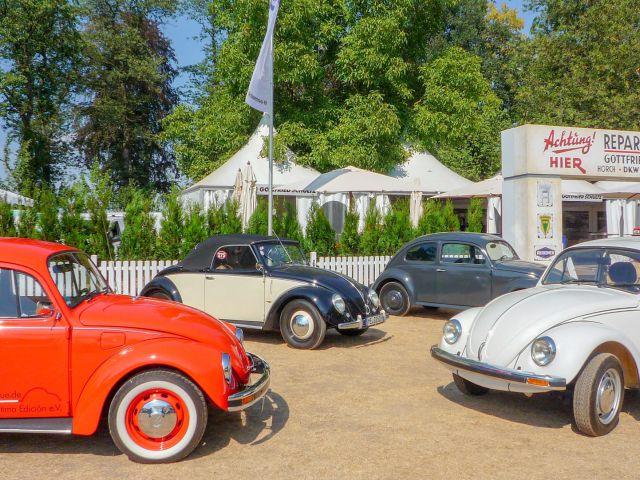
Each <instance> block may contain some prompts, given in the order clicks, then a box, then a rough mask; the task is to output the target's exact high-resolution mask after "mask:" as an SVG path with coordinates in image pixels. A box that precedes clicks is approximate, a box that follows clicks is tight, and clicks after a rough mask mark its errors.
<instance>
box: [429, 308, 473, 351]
mask: <svg viewBox="0 0 640 480" xmlns="http://www.w3.org/2000/svg"><path fill="white" fill-rule="evenodd" d="M482 309H483V307H474V308H468V309H467V310H463V311H461V312H458V313H456V314H455V315H454V316H453V317H451V319H454V318H455V319H456V320H458V321H459V322H460V326H461V327H462V334H461V335H460V338H459V339H458V341H457V342H456V343H454V344H453V345H449V344H448V343H447V342H445V341H444V338H440V345H439V346H440V348H441V349H443V350H444V351H445V352H448V353H452V354H454V355H460V354H462V351H463V350H464V347H465V345H466V344H467V338H468V337H469V332H470V331H471V327H472V326H473V322H474V321H475V319H476V317H477V316H478V314H479V313H480V312H481V311H482Z"/></svg>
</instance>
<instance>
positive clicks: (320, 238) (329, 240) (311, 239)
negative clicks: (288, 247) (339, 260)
mask: <svg viewBox="0 0 640 480" xmlns="http://www.w3.org/2000/svg"><path fill="white" fill-rule="evenodd" d="M304 245H305V249H306V250H307V252H317V253H318V255H320V256H330V255H335V253H336V233H335V232H334V231H333V228H331V224H330V223H329V219H328V218H327V216H326V215H325V213H324V210H323V209H322V207H320V206H319V205H318V204H317V203H316V202H314V203H313V204H312V205H311V209H310V210H309V218H308V221H307V230H306V235H305V242H304Z"/></svg>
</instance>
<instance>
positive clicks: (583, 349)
mask: <svg viewBox="0 0 640 480" xmlns="http://www.w3.org/2000/svg"><path fill="white" fill-rule="evenodd" d="M541 336H548V337H551V338H552V339H553V341H554V342H555V344H556V352H557V353H556V357H555V359H554V360H553V361H552V362H551V363H550V364H549V365H547V366H544V367H541V366H539V365H537V364H536V363H535V362H534V361H533V359H532V358H531V344H532V343H533V341H534V340H535V339H532V341H531V343H529V344H528V345H527V347H526V348H525V349H524V350H523V351H522V352H521V353H520V355H519V356H518V358H517V359H516V362H515V368H521V369H522V370H523V371H528V372H534V373H539V374H543V375H552V376H557V377H561V378H565V379H566V380H567V384H569V383H571V382H573V381H575V380H576V377H577V376H578V374H579V373H580V371H581V370H582V367H583V366H584V365H585V363H586V362H587V360H588V359H589V357H590V356H591V355H592V353H593V352H595V351H598V350H599V349H600V347H601V346H603V345H622V346H623V347H624V348H625V349H626V350H627V351H628V352H629V353H630V354H631V357H632V359H633V361H634V363H635V365H633V368H632V369H631V370H632V371H635V372H636V373H635V374H634V375H635V376H636V378H633V379H628V381H625V383H627V384H637V382H638V378H637V368H636V366H637V365H638V364H639V361H640V351H638V349H637V348H636V347H635V345H634V344H633V342H631V341H630V339H629V338H628V337H627V336H626V335H624V334H623V333H622V332H621V331H619V330H616V329H614V328H611V327H609V326H607V325H604V324H602V323H597V322H590V321H576V322H568V323H563V324H561V325H558V326H556V327H553V328H551V329H549V330H547V331H546V332H544V333H542V334H540V335H539V337H541ZM620 360H621V361H624V359H620ZM625 371H627V368H625Z"/></svg>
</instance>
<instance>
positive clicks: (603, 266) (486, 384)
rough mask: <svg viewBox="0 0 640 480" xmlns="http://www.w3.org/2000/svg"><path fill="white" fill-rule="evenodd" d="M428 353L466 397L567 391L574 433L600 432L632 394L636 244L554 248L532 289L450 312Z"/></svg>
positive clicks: (638, 292) (638, 325) (635, 383)
mask: <svg viewBox="0 0 640 480" xmlns="http://www.w3.org/2000/svg"><path fill="white" fill-rule="evenodd" d="M431 355H432V356H433V357H434V358H435V359H436V360H438V361H439V362H441V363H442V364H443V365H444V366H445V367H446V368H448V369H449V370H450V371H451V372H453V380H454V382H455V384H456V386H457V387H458V388H459V389H460V390H461V391H462V392H464V393H466V394H469V395H481V394H484V393H486V392H487V391H488V390H489V389H494V390H504V391H511V392H522V393H525V394H532V393H539V392H547V391H552V390H569V391H573V412H574V418H575V423H576V426H577V428H578V429H579V430H580V431H581V432H583V433H585V434H587V435H592V436H599V435H605V434H607V433H609V432H610V431H611V430H613V428H615V426H616V425H617V423H618V416H619V414H620V410H621V408H622V402H623V399H624V389H625V387H626V388H639V387H640V379H639V376H638V365H640V239H638V238H616V239H604V240H596V241H590V242H586V243H582V244H579V245H576V246H574V247H571V248H568V249H566V250H564V251H563V252H562V253H561V254H560V255H558V256H557V257H556V259H555V260H554V261H553V263H552V264H551V265H550V266H549V267H548V268H547V270H546V272H545V273H544V275H543V276H542V277H541V279H540V281H539V283H538V285H537V286H536V287H534V288H530V289H527V290H521V291H517V292H513V293H509V294H507V295H503V296H501V297H499V298H497V299H495V300H493V301H492V302H490V303H489V304H487V305H486V306H485V307H482V308H472V309H469V310H465V311H464V312H461V313H459V314H457V315H455V317H454V318H452V319H451V320H449V321H448V322H447V323H446V324H445V326H444V331H443V337H442V340H441V342H440V345H439V346H437V345H434V346H433V347H431Z"/></svg>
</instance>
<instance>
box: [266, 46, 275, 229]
mask: <svg viewBox="0 0 640 480" xmlns="http://www.w3.org/2000/svg"><path fill="white" fill-rule="evenodd" d="M273 57H274V54H273V35H272V36H271V103H270V104H269V216H268V217H267V218H268V222H267V224H268V227H267V231H268V234H269V235H273V103H274V95H273Z"/></svg>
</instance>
